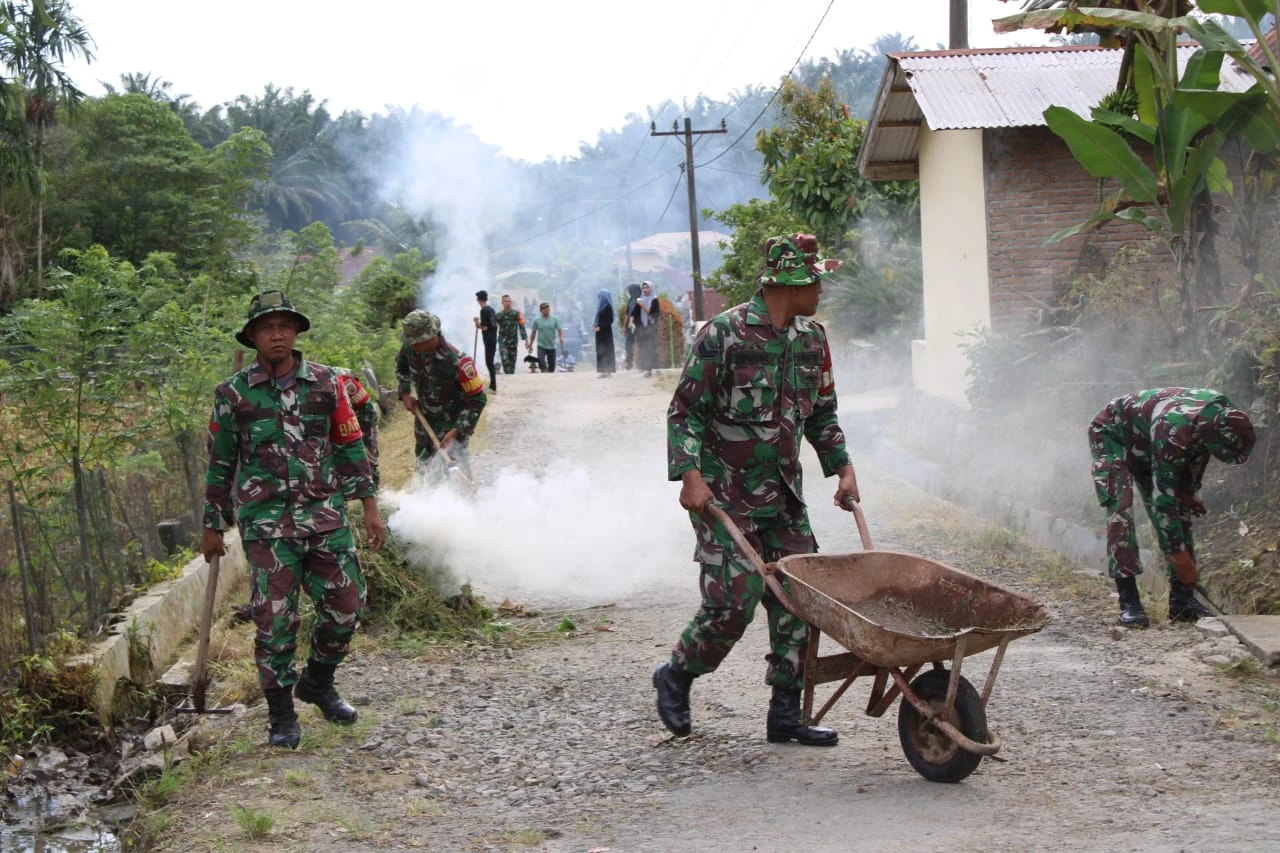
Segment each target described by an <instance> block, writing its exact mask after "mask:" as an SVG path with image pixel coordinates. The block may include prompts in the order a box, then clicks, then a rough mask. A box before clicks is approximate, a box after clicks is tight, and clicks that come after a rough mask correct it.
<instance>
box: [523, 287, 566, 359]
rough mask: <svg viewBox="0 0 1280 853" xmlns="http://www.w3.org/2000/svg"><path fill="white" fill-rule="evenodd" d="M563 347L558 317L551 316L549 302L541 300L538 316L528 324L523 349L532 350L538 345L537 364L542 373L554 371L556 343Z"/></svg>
mask: <svg viewBox="0 0 1280 853" xmlns="http://www.w3.org/2000/svg"><path fill="white" fill-rule="evenodd" d="M557 341H558V342H559V344H560V349H564V327H563V326H562V325H561V324H560V318H559V317H552V316H551V303H549V302H543V303H542V304H541V305H539V306H538V316H537V317H534V318H533V322H532V323H531V324H530V325H529V342H528V343H527V344H525V350H526V351H528V352H532V351H533V347H534V345H535V344H536V345H537V347H538V366H539V369H540V370H541V371H542V372H543V373H555V372H556V343H557Z"/></svg>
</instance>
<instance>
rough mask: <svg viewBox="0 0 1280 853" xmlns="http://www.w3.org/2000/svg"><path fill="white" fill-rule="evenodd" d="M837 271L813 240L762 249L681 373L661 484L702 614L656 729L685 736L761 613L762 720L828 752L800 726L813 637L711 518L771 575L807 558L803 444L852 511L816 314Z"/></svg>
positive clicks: (675, 662)
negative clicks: (712, 509)
mask: <svg viewBox="0 0 1280 853" xmlns="http://www.w3.org/2000/svg"><path fill="white" fill-rule="evenodd" d="M839 265H840V262H839V261H835V260H827V259H823V258H820V257H818V241H817V240H816V239H814V238H813V237H812V236H811V235H808V234H791V235H789V236H781V237H773V238H770V239H769V241H768V242H767V243H766V244H765V269H764V271H763V272H762V273H761V274H760V276H759V278H758V279H757V281H758V282H759V283H760V285H761V287H760V289H759V290H758V291H756V294H755V295H754V296H753V297H752V298H751V300H750V301H749V302H747V303H745V304H743V305H739V306H737V307H735V308H730V309H729V310H728V311H725V312H724V313H723V314H720V315H719V316H718V317H716V318H714V319H713V320H711V322H710V323H708V324H707V325H706V327H705V328H704V329H703V331H702V333H701V335H699V337H698V340H697V342H696V343H695V344H694V349H693V352H692V353H691V354H690V356H689V358H688V359H687V360H686V361H685V365H684V371H683V372H682V373H681V374H680V381H679V384H677V386H676V391H675V394H674V395H673V396H672V398H671V406H670V408H669V409H668V410H667V477H668V478H669V479H671V480H680V481H682V483H683V485H682V487H681V489H680V506H682V507H684V508H685V509H687V510H688V511H689V518H690V520H691V521H692V522H693V530H694V534H695V536H696V537H697V545H696V557H695V559H697V560H698V562H699V563H700V564H701V579H700V585H701V588H702V606H701V607H700V608H699V610H698V612H697V614H695V616H694V617H693V620H692V621H691V622H689V624H688V626H687V627H686V628H685V629H684V632H683V633H682V634H681V635H680V639H679V641H677V642H676V644H675V648H673V649H672V651H671V659H670V661H669V662H668V663H666V664H664V665H662V666H661V667H659V668H658V670H657V671H656V672H655V673H654V674H653V686H654V687H655V688H657V691H658V698H657V705H658V716H659V717H660V718H661V720H662V723H663V725H665V726H666V727H667V728H668V729H669V730H670V731H671V732H673V733H674V734H677V735H682V736H683V735H687V734H689V732H690V731H691V725H692V724H691V721H690V717H689V690H690V688H691V686H692V684H693V680H694V679H695V678H697V677H698V676H701V675H706V674H707V673H709V672H713V671H715V669H716V668H717V667H718V666H719V665H720V662H721V661H723V660H724V658H725V656H726V655H728V654H729V652H730V651H731V650H732V649H733V647H734V644H736V643H737V642H738V640H740V639H741V638H742V635H743V632H744V631H746V629H747V625H748V624H750V622H751V620H752V618H753V617H754V615H755V610H756V606H757V605H758V604H763V605H764V608H765V612H766V613H767V614H768V618H769V648H770V651H769V654H768V655H767V656H766V659H767V660H768V662H769V667H768V674H767V676H766V681H767V682H768V683H769V684H770V685H772V687H773V698H772V700H771V701H770V703H769V713H768V717H767V718H766V721H765V734H766V737H767V738H768V740H769V741H770V742H771V743H782V742H787V741H792V740H794V741H797V742H799V743H801V744H805V745H809V746H831V745H834V744H835V743H836V741H837V739H838V736H837V735H836V733H835V732H834V731H832V730H831V729H825V728H816V727H813V726H808V725H805V724H804V721H803V719H802V717H801V712H800V694H801V691H802V688H803V686H804V661H805V655H806V652H807V650H808V647H809V630H808V626H807V625H806V624H805V623H804V621H803V620H802V619H800V618H798V617H796V616H794V615H792V614H791V613H789V612H788V611H787V610H786V609H785V608H784V607H783V606H782V604H781V603H780V602H779V601H778V600H777V598H775V597H774V596H773V595H772V594H771V593H769V592H767V591H766V587H765V585H764V580H763V578H761V577H760V576H759V575H758V574H756V572H755V570H754V568H753V567H752V565H751V564H750V562H748V558H747V557H746V556H745V555H744V554H742V553H741V552H740V551H738V549H737V548H736V547H735V546H734V544H733V541H732V540H731V539H730V538H729V535H728V532H727V531H726V530H725V528H724V527H723V526H722V525H720V524H718V523H716V522H715V521H714V519H713V518H712V516H711V515H710V514H709V513H708V511H707V506H708V504H710V503H711V502H712V501H715V502H716V504H718V505H719V506H720V507H721V508H722V509H723V510H724V511H725V512H726V513H727V514H728V515H729V517H730V518H731V519H732V520H733V522H734V523H735V524H736V525H737V526H738V528H739V529H740V530H741V531H742V533H743V535H744V536H745V537H746V538H747V541H749V542H750V543H751V545H752V547H754V548H755V549H756V550H757V551H758V552H759V554H760V555H761V556H762V557H763V558H764V559H765V560H767V561H770V562H773V561H776V560H779V559H781V558H782V557H784V556H786V555H788V554H811V553H813V552H815V551H816V550H817V541H816V540H815V539H814V537H813V532H812V529H811V528H810V526H809V516H808V513H807V511H806V510H805V505H804V499H803V497H802V495H801V488H800V476H801V470H800V443H801V438H802V437H803V438H807V439H808V440H809V443H810V444H812V445H813V448H814V449H815V450H816V451H817V452H818V461H819V463H820V464H821V466H822V472H823V474H824V475H825V476H828V477H830V476H833V475H835V476H838V477H839V482H838V484H837V486H836V491H835V502H836V505H837V506H839V507H841V508H843V509H849V508H850V507H848V506H847V505H846V501H848V500H851V499H852V500H855V501H856V500H858V499H859V496H858V481H857V478H856V477H855V475H854V470H853V465H852V464H851V463H850V462H849V454H848V452H847V451H846V449H845V439H844V432H843V431H842V430H841V429H840V422H839V420H838V418H837V415H836V393H835V381H834V378H833V377H832V374H831V351H830V349H829V347H828V345H827V335H826V332H825V331H824V330H823V328H822V326H821V325H819V324H818V323H815V322H814V321H813V320H811V319H809V318H810V317H812V316H813V314H814V312H815V311H817V310H818V297H819V295H820V294H821V292H822V286H821V284H820V281H821V280H822V278H823V277H825V276H827V275H828V274H830V273H831V272H833V271H834V270H835V269H836V268H837V267H838V266H839Z"/></svg>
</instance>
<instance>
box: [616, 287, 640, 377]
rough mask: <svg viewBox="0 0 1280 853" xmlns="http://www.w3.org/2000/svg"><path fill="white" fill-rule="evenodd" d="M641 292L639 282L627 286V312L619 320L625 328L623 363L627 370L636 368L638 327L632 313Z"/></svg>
mask: <svg viewBox="0 0 1280 853" xmlns="http://www.w3.org/2000/svg"><path fill="white" fill-rule="evenodd" d="M641 290H642V288H641V286H640V283H639V282H636V283H634V284H628V285H627V310H626V313H624V314H623V315H622V316H621V317H619V318H618V319H619V320H620V321H621V323H622V327H623V335H622V358H623V362H622V363H623V366H624V367H626V369H627V370H630V369H632V368H633V367H635V366H636V325H635V320H634V319H633V317H632V313H633V312H634V311H635V309H636V302H638V301H639V300H640V293H641Z"/></svg>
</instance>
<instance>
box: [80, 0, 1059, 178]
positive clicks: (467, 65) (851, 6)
mask: <svg viewBox="0 0 1280 853" xmlns="http://www.w3.org/2000/svg"><path fill="white" fill-rule="evenodd" d="M828 3H829V0H787V2H785V3H779V2H777V0H646V2H639V3H633V4H627V5H624V4H620V3H610V2H608V0H488V2H486V0H471V2H461V0H455V1H454V2H439V0H381V2H364V3H361V2H352V0H342V2H338V0H252V2H250V0H218V2H212V0H204V2H194V0H73V7H74V10H75V14H76V15H77V16H78V17H79V18H80V19H81V20H82V21H83V22H84V24H85V26H86V28H87V29H88V31H89V33H90V34H91V35H92V36H93V38H94V41H95V42H96V44H97V47H96V50H95V56H96V58H95V61H94V62H93V63H92V64H91V65H88V66H84V65H81V64H76V65H73V66H71V70H72V73H73V76H74V77H75V79H76V81H77V83H78V84H79V85H80V87H81V88H82V89H83V90H84V91H85V92H86V93H88V94H91V95H100V94H102V92H103V89H102V87H101V85H100V84H99V81H104V80H105V81H107V82H110V83H113V84H118V82H119V78H120V75H121V74H124V73H128V72H140V73H150V74H151V75H152V76H153V77H159V78H162V79H164V80H169V81H171V82H172V83H173V88H172V90H171V91H172V92H173V93H175V94H186V95H190V96H191V98H193V99H194V100H195V101H196V102H197V103H199V104H200V106H201V107H203V108H206V109H207V108H209V107H211V106H213V105H215V104H220V103H222V102H224V101H228V100H231V99H233V98H235V97H236V96H237V95H241V94H248V95H257V94H259V93H261V91H262V88H263V86H264V85H265V84H267V83H273V84H275V85H276V86H279V87H287V86H292V87H293V88H294V90H295V91H297V92H301V91H302V90H304V89H309V90H310V91H311V93H312V94H313V95H314V96H315V97H316V98H317V99H321V100H325V101H327V102H328V106H329V109H330V110H331V111H332V112H333V113H334V114H335V115H336V114H338V113H340V112H341V111H343V110H345V109H353V110H360V111H362V112H364V113H366V114H370V113H374V112H383V113H385V112H386V110H387V106H388V105H395V106H400V107H404V108H405V109H409V108H411V107H413V106H414V105H417V106H418V107H420V108H422V109H424V110H428V111H436V112H439V113H442V114H444V115H446V116H449V117H451V118H453V119H455V120H456V121H457V122H458V123H460V124H464V125H468V126H470V127H471V128H473V129H474V131H475V133H476V134H477V135H478V136H479V137H480V138H481V139H483V140H485V141H486V142H490V143H492V144H494V145H497V146H498V147H500V148H501V149H502V151H503V152H504V153H506V154H508V155H509V156H511V157H514V158H520V159H525V160H533V161H540V160H543V159H545V158H547V157H552V158H560V157H564V156H572V155H574V154H576V153H577V151H578V145H579V143H580V142H587V143H589V144H590V143H594V142H595V140H596V134H597V132H598V131H600V130H602V129H604V130H609V129H616V128H618V127H620V126H621V125H623V124H624V123H625V121H626V117H627V115H628V114H629V113H639V114H644V110H645V108H646V107H649V106H654V107H656V106H658V105H660V104H661V103H662V102H663V101H664V100H665V99H667V98H674V99H676V100H680V99H682V98H684V99H688V100H692V99H693V98H694V97H695V96H697V95H698V94H699V93H703V94H706V95H708V96H710V97H713V98H716V99H721V100H722V99H724V98H725V97H726V96H727V95H728V94H729V93H730V92H732V91H734V90H737V89H742V88H744V87H746V86H748V85H751V84H757V85H763V86H767V87H769V88H772V87H773V86H775V85H777V82H778V80H779V78H780V77H781V76H782V75H783V74H785V73H786V72H787V71H788V70H789V69H790V68H791V66H792V65H793V64H794V63H795V61H796V59H797V57H799V56H800V55H801V51H802V50H803V49H804V47H805V43H806V42H807V41H808V40H809V38H810V36H812V35H813V33H814V30H815V28H818V29H817V35H816V36H813V43H812V45H810V46H809V48H808V50H807V51H806V52H805V54H804V56H805V57H806V58H820V57H822V56H830V55H832V54H833V53H834V51H835V50H836V49H865V48H868V47H870V45H871V43H872V41H874V39H876V38H877V37H879V36H881V35H885V34H887V33H894V32H899V33H902V34H903V35H904V36H912V37H914V39H915V42H916V44H917V45H919V46H920V47H921V48H922V49H928V48H933V47H936V46H937V45H939V44H943V45H945V44H946V42H947V33H948V22H947V16H948V13H949V8H950V3H949V0H889V2H879V0H835V2H834V3H833V4H831V9H830V11H829V12H828V13H827V15H826V18H825V20H823V21H822V25H821V27H818V22H819V20H821V19H822V17H823V12H824V11H825V10H826V9H827V7H828ZM1020 8H1021V3H1020V2H1009V3H1002V2H999V0H969V9H970V11H969V43H970V45H971V46H973V47H990V46H997V45H999V46H1007V45H1011V44H1015V43H1021V44H1040V43H1043V42H1044V40H1045V36H1044V35H1042V34H1041V33H1038V32H1025V33H1021V34H1016V35H1014V36H996V35H995V34H994V33H992V31H991V24H990V21H991V19H992V18H993V17H1000V16H1003V15H1011V14H1015V13H1017V12H1018V11H1019V10H1020Z"/></svg>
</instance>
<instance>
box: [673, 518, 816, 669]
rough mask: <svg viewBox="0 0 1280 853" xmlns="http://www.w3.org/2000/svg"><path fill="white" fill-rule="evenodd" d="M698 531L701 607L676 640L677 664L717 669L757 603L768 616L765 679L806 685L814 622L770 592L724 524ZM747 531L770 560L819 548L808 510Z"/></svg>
mask: <svg viewBox="0 0 1280 853" xmlns="http://www.w3.org/2000/svg"><path fill="white" fill-rule="evenodd" d="M749 527H750V525H749ZM699 528H700V529H699ZM695 529H696V530H697V532H698V534H699V546H698V556H699V559H700V563H701V566H702V576H701V579H700V585H701V587H702V605H701V607H699V608H698V612H697V613H696V614H695V615H694V617H693V620H692V621H691V622H690V623H689V625H688V627H686V628H685V629H684V633H682V634H681V635H680V639H679V641H677V642H676V646H675V648H674V649H673V650H672V652H671V662H672V664H675V665H678V666H680V667H682V668H683V669H685V670H687V671H688V672H690V673H692V674H693V675H704V674H706V673H708V672H713V671H714V670H715V669H716V667H718V666H720V662H721V661H723V660H724V659H725V657H726V656H727V655H728V654H729V652H730V651H731V650H732V649H733V647H734V645H735V644H736V643H737V642H738V640H740V639H741V638H742V635H743V633H744V632H745V631H746V630H747V626H748V625H750V624H751V620H752V619H753V618H754V617H755V612H756V605H758V604H763V605H764V610H765V614H766V616H767V617H768V620H769V653H768V654H766V655H765V660H766V661H767V662H768V667H767V671H766V674H765V683H767V684H771V685H774V686H776V687H787V688H800V687H803V686H804V669H803V667H804V657H805V652H806V651H807V650H808V648H809V626H808V625H806V624H805V623H804V621H803V620H802V619H800V618H798V617H796V616H793V615H791V614H790V613H788V612H787V610H786V608H784V607H783V606H782V604H781V603H780V602H779V601H778V600H777V599H776V598H775V597H774V596H773V593H771V592H769V591H768V589H767V588H766V587H765V585H764V578H763V577H761V576H760V574H759V573H758V572H756V570H755V568H754V567H753V566H752V565H751V563H750V562H749V561H748V560H747V557H746V556H745V555H743V554H741V553H740V552H739V551H738V549H737V546H735V545H734V544H733V540H731V539H730V538H729V534H728V533H727V532H726V531H725V530H724V528H723V527H721V525H720V524H718V523H717V524H715V526H714V528H713V527H711V526H710V525H707V524H705V523H704V522H701V521H700V520H699V521H695ZM743 535H744V536H745V537H746V538H747V541H748V542H750V543H751V546H752V547H753V548H755V549H756V551H757V552H758V553H759V554H760V556H761V557H762V558H763V559H764V560H765V562H772V561H774V560H778V559H781V558H782V557H785V556H787V555H788V554H812V553H814V552H816V551H817V550H818V544H817V541H816V540H815V539H814V538H813V532H812V530H810V528H809V519H808V517H807V515H805V514H804V510H803V508H800V513H799V515H798V516H797V515H794V514H793V515H787V516H782V517H779V518H776V519H769V520H767V521H764V522H757V526H755V529H744V530H743Z"/></svg>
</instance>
